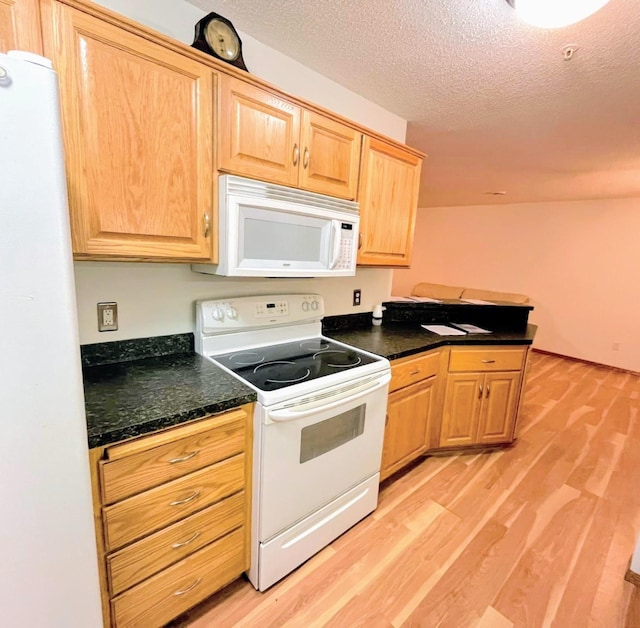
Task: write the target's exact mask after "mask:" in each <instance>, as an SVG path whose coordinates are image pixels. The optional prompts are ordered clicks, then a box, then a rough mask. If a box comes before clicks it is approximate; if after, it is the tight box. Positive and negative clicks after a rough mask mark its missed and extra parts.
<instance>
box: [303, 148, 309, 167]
mask: <svg viewBox="0 0 640 628" xmlns="http://www.w3.org/2000/svg"><path fill="white" fill-rule="evenodd" d="M308 165H309V149H308V148H306V147H305V149H304V155H303V157H302V167H303V168H306V167H307V166H308Z"/></svg>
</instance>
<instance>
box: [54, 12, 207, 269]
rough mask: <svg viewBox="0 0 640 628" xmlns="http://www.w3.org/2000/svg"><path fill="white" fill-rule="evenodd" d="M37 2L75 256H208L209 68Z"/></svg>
mask: <svg viewBox="0 0 640 628" xmlns="http://www.w3.org/2000/svg"><path fill="white" fill-rule="evenodd" d="M42 13H43V16H42V17H43V40H44V48H45V54H46V55H47V56H49V57H51V58H52V59H53V60H54V64H55V68H56V70H57V72H58V74H59V77H60V79H59V80H60V91H61V107H62V123H63V137H64V144H65V152H66V162H67V163H66V165H67V182H68V188H69V205H70V214H71V231H72V241H73V250H74V254H75V255H76V257H77V258H79V259H86V258H110V259H113V258H117V259H143V260H144V259H150V260H175V259H178V260H185V261H188V260H211V259H213V260H214V261H216V248H215V246H214V245H213V244H212V242H213V241H215V239H214V238H212V231H213V228H214V225H215V224H216V220H215V215H214V205H213V199H214V184H215V182H214V177H213V170H214V164H213V124H214V120H213V97H214V78H215V77H214V73H213V71H212V70H211V68H208V67H207V66H205V65H203V64H201V63H198V62H197V61H195V60H193V59H190V58H188V57H187V56H184V55H182V54H179V53H177V52H175V51H172V50H170V49H168V48H166V47H164V46H162V45H160V44H158V43H155V42H154V41H152V40H151V39H150V38H148V37H144V36H142V35H138V34H134V33H133V32H130V31H129V30H126V29H124V28H119V27H118V26H116V25H114V24H111V23H109V22H108V21H106V20H104V21H103V20H101V19H99V18H97V17H94V16H91V15H89V14H86V13H84V12H82V11H78V10H75V9H72V8H70V7H68V6H65V5H63V4H59V3H57V2H43V3H42Z"/></svg>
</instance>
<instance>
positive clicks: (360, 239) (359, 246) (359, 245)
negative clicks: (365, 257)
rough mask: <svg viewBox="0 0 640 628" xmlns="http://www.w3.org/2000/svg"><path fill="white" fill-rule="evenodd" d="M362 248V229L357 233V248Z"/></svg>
mask: <svg viewBox="0 0 640 628" xmlns="http://www.w3.org/2000/svg"><path fill="white" fill-rule="evenodd" d="M361 248H362V231H361V232H360V233H359V234H358V250H360V249H361Z"/></svg>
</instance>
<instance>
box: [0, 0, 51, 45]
mask: <svg viewBox="0 0 640 628" xmlns="http://www.w3.org/2000/svg"><path fill="white" fill-rule="evenodd" d="M9 50H27V51H29V52H35V53H37V54H42V38H41V37H40V4H39V2H38V0H0V52H7V51H9Z"/></svg>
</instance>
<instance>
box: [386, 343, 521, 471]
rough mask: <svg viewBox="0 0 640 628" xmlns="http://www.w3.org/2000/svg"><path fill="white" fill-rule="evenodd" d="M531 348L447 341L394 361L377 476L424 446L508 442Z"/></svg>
mask: <svg viewBox="0 0 640 628" xmlns="http://www.w3.org/2000/svg"><path fill="white" fill-rule="evenodd" d="M528 351H529V347H528V346H499V345H496V346H464V347H450V348H449V347H444V348H439V349H435V350H432V351H427V352H425V353H421V354H418V355H416V356H411V357H409V358H403V359H401V360H394V361H393V362H392V363H391V384H390V387H389V391H390V392H389V399H388V404H387V422H386V426H385V434H384V447H383V453H382V465H381V471H380V479H381V480H384V479H385V478H387V477H389V476H390V475H391V474H393V473H395V472H396V471H398V470H399V469H401V468H402V467H404V466H405V465H406V464H408V463H409V462H411V461H412V460H414V459H416V458H417V457H419V456H421V455H422V454H424V453H427V452H431V451H433V452H435V451H445V450H450V449H451V450H455V449H464V448H465V447H475V448H477V447H484V446H487V447H488V446H495V445H505V444H509V443H511V442H512V441H513V440H514V438H515V429H516V421H517V416H518V408H519V405H520V399H521V396H522V388H523V385H524V372H525V366H526V362H527V355H528Z"/></svg>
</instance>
